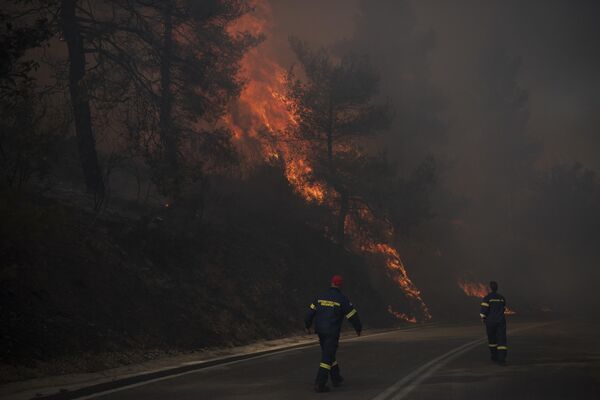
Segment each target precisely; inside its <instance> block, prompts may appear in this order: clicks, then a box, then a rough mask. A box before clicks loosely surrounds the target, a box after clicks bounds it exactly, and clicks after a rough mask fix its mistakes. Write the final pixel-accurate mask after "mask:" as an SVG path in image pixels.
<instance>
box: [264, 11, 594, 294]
mask: <svg viewBox="0 0 600 400" xmlns="http://www.w3.org/2000/svg"><path fill="white" fill-rule="evenodd" d="M271 3H272V5H273V12H274V16H273V17H274V22H275V31H274V36H276V37H275V40H276V41H277V42H278V43H279V46H280V49H281V52H282V54H283V53H286V51H285V41H286V39H287V37H288V36H289V35H296V36H299V37H301V38H303V39H305V40H308V41H310V42H313V43H314V44H315V45H331V46H334V47H335V46H339V44H340V43H345V46H346V49H348V48H349V49H350V50H353V51H358V52H361V53H365V54H367V55H368V56H369V57H370V59H371V60H372V62H373V64H374V66H375V67H376V68H377V69H378V71H379V72H380V75H381V92H382V95H384V96H386V97H390V98H391V102H392V104H393V105H394V106H395V107H396V113H395V121H394V124H393V126H392V129H391V130H390V131H389V132H387V133H386V135H385V140H386V142H387V143H386V149H387V150H388V152H389V156H390V157H391V158H392V159H395V160H396V161H398V162H399V164H400V165H401V166H402V167H406V168H407V169H410V168H411V167H414V166H415V165H416V164H417V163H418V162H419V160H421V159H422V158H423V157H426V156H427V155H428V154H431V155H434V156H435V157H436V158H438V159H440V160H441V161H442V162H443V163H444V165H445V168H446V170H445V176H444V181H445V182H446V184H447V185H448V186H449V187H450V188H451V190H453V191H454V192H455V193H456V194H457V195H459V196H464V197H465V198H466V200H467V202H468V209H467V213H466V214H468V216H465V218H470V221H467V222H466V223H465V226H467V227H468V224H469V223H471V224H472V225H475V224H478V225H479V226H477V227H472V228H469V227H468V228H465V231H463V232H461V231H459V233H458V234H457V239H456V243H457V244H456V247H457V249H456V251H455V252H456V253H457V254H458V253H461V254H463V255H462V256H457V258H460V257H463V259H461V260H460V261H457V260H454V261H455V262H456V263H457V264H459V263H460V264H461V265H460V266H457V267H456V268H457V269H462V270H463V271H468V272H473V276H474V277H475V278H481V279H482V280H484V279H485V278H492V277H495V278H498V279H500V280H504V281H505V282H507V283H508V284H509V285H513V287H514V288H515V289H516V288H517V287H518V286H520V288H519V289H520V291H521V292H525V291H526V290H527V286H528V285H530V284H531V283H532V282H536V283H537V284H538V286H539V288H540V289H539V290H538V291H537V292H538V293H540V292H544V295H543V296H541V297H545V298H546V299H547V298H552V297H553V295H554V294H557V293H560V294H564V295H565V296H571V297H577V296H580V295H581V292H582V291H581V290H578V287H582V286H585V284H586V283H585V282H588V285H589V282H591V281H593V280H594V279H595V278H594V277H596V278H598V277H599V276H598V272H594V271H592V269H591V268H589V267H582V268H581V269H580V270H578V271H577V270H576V268H577V267H573V265H574V264H577V261H575V259H576V258H577V257H579V255H577V254H568V252H566V251H565V252H562V253H559V252H558V251H557V249H559V248H560V243H557V247H556V248H548V249H547V251H545V253H546V257H547V258H545V259H540V258H539V257H538V253H535V254H534V253H533V252H531V248H532V247H535V245H531V244H530V246H529V247H526V246H523V245H522V244H519V243H516V242H515V243H510V242H505V243H497V241H496V240H495V233H496V232H497V231H501V230H502V229H504V225H506V224H505V222H506V220H507V219H508V217H506V215H505V211H506V210H505V209H503V208H502V207H503V206H502V202H501V200H502V199H501V198H500V197H502V196H503V195H504V194H505V193H506V191H507V189H508V190H510V187H511V185H512V184H513V183H514V182H511V181H510V179H509V178H510V174H506V170H507V168H509V166H510V165H514V164H519V165H520V166H525V165H527V164H531V165H530V167H531V168H530V170H531V171H534V173H535V171H538V172H539V171H544V170H547V169H548V168H550V167H552V166H553V165H556V164H572V163H574V162H581V163H582V164H583V165H584V166H585V167H587V168H590V169H592V170H595V171H596V172H600V157H599V156H598V154H600V95H599V94H600V45H599V44H600V43H599V42H600V23H599V22H598V21H600V1H595V0H576V1H571V0H487V1H478V0H460V1H458V0H457V1H445V0H419V1H416V0H413V1H409V0H350V1H347V0H304V1H297V0H271ZM282 60H283V62H284V63H292V62H293V57H291V55H290V53H289V51H288V52H287V53H286V55H285V56H284V57H282ZM491 111H493V112H491ZM507 132H508V134H506V133H507ZM503 173H504V175H505V176H503ZM523 175H526V174H523ZM513 176H517V178H522V179H523V180H525V179H526V178H527V176H520V175H519V174H513ZM507 177H508V178H507ZM520 228H521V227H519V226H516V225H515V227H514V228H513V229H514V230H515V231H517V234H516V235H517V236H518V233H519V232H518V231H519V229H520ZM530 242H531V243H533V242H534V240H531V241H530ZM596 256H597V255H593V256H591V257H592V258H593V257H596ZM592 258H588V259H587V260H586V261H585V262H586V263H587V265H588V266H589V265H592V264H594V263H593V262H590V260H591V259H592ZM410 268H411V266H410V265H409V269H410ZM565 268H567V270H568V271H569V272H568V273H567V274H566V275H565V274H563V272H562V271H564V270H565ZM588 272H589V273H590V274H591V275H590V276H591V279H590V276H588ZM417 283H418V282H417ZM586 287H587V286H586ZM554 298H556V296H554ZM540 301H541V300H540Z"/></svg>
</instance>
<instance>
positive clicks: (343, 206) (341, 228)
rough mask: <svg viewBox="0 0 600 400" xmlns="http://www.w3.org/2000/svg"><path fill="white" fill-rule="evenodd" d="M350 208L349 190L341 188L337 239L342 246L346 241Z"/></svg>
mask: <svg viewBox="0 0 600 400" xmlns="http://www.w3.org/2000/svg"><path fill="white" fill-rule="evenodd" d="M349 208H350V205H349V199H348V192H347V191H346V190H344V189H342V190H340V213H339V214H338V223H337V240H338V243H339V244H340V245H341V246H344V244H345V242H346V217H347V216H348V210H349Z"/></svg>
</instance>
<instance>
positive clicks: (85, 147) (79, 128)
mask: <svg viewBox="0 0 600 400" xmlns="http://www.w3.org/2000/svg"><path fill="white" fill-rule="evenodd" d="M75 6H76V0H62V2H61V13H60V16H61V24H62V30H63V35H64V39H65V41H66V43H67V48H68V51H69V91H70V94H71V104H72V106H73V117H74V119H75V133H76V135H77V147H78V151H79V159H80V162H81V168H82V169H83V175H84V178H85V185H86V188H87V190H88V191H89V192H91V193H94V194H96V195H97V196H99V197H100V198H103V197H104V181H103V179H102V170H101V168H100V164H99V162H98V154H97V152H96V140H95V139H94V133H93V130H92V117H91V112H90V102H89V98H88V91H87V87H86V85H85V82H84V76H85V65H86V60H85V52H84V47H83V39H82V37H81V30H80V27H79V25H78V24H77V20H76V15H75Z"/></svg>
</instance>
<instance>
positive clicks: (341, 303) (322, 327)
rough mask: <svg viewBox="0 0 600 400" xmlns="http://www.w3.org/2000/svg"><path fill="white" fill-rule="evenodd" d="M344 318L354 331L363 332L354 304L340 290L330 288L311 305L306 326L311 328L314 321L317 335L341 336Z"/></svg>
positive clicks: (305, 322)
mask: <svg viewBox="0 0 600 400" xmlns="http://www.w3.org/2000/svg"><path fill="white" fill-rule="evenodd" d="M344 318H346V319H347V320H348V321H350V323H351V324H352V326H353V327H354V330H356V331H357V332H360V331H361V330H362V324H361V323H360V319H359V318H358V313H357V312H356V309H355V308H354V306H353V305H352V303H350V301H348V298H347V297H346V296H345V295H344V294H343V293H342V292H341V291H340V289H338V288H336V287H330V288H329V290H328V291H327V292H325V293H323V295H322V296H320V297H317V298H316V299H315V300H314V301H313V302H312V303H311V304H310V306H309V309H308V312H307V313H306V318H305V319H304V324H305V326H306V328H310V326H311V325H312V322H313V319H314V322H315V332H316V333H318V334H319V335H332V336H339V335H340V329H341V328H342V322H343V320H344Z"/></svg>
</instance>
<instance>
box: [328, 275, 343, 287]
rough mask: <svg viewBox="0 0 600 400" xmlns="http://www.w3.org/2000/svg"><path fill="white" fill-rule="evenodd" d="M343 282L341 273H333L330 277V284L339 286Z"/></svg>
mask: <svg viewBox="0 0 600 400" xmlns="http://www.w3.org/2000/svg"><path fill="white" fill-rule="evenodd" d="M343 283H344V278H342V276H341V275H334V276H332V277H331V286H337V287H340V286H342V284H343Z"/></svg>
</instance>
